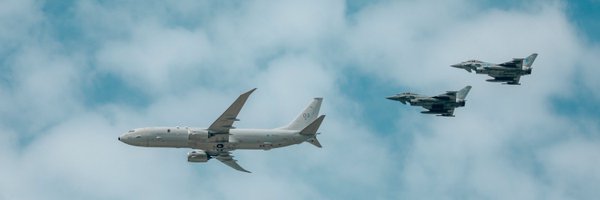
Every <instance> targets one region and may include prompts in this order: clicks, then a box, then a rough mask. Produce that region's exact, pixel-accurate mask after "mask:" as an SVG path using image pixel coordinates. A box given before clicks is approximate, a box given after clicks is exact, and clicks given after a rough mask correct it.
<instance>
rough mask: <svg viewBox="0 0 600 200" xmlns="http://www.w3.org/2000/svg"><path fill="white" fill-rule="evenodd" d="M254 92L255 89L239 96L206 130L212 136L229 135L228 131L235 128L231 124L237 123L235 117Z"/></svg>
mask: <svg viewBox="0 0 600 200" xmlns="http://www.w3.org/2000/svg"><path fill="white" fill-rule="evenodd" d="M254 90H256V88H254V89H252V90H250V91H248V92H246V93H244V94H241V95H240V96H239V97H238V98H237V99H236V100H235V101H234V102H233V104H231V106H229V108H227V110H225V112H223V114H221V116H220V117H219V118H217V120H215V122H213V123H212V124H211V125H210V127H208V130H209V131H211V133H213V134H227V133H229V129H232V128H235V127H233V122H235V121H239V119H237V115H238V113H240V110H241V109H242V107H243V106H244V104H245V103H246V100H247V99H248V97H249V96H250V94H252V92H254Z"/></svg>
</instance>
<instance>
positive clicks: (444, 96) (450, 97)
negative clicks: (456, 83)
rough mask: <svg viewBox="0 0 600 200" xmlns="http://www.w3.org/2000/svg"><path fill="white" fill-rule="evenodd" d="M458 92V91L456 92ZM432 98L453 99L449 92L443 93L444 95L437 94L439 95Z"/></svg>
mask: <svg viewBox="0 0 600 200" xmlns="http://www.w3.org/2000/svg"><path fill="white" fill-rule="evenodd" d="M455 93H456V92H455ZM431 98H434V99H439V100H451V99H452V96H450V95H448V94H442V95H437V96H433V97H431Z"/></svg>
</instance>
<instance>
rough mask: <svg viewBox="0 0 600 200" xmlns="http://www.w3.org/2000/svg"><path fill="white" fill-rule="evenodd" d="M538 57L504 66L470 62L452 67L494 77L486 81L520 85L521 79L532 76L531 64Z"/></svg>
mask: <svg viewBox="0 0 600 200" xmlns="http://www.w3.org/2000/svg"><path fill="white" fill-rule="evenodd" d="M536 57H537V53H534V54H531V55H530V56H528V57H527V58H513V60H512V61H509V62H505V63H502V64H493V63H487V62H481V61H478V60H469V61H465V62H462V63H458V64H455V65H451V66H452V67H456V68H460V69H465V70H467V71H468V72H471V71H472V70H474V71H475V73H477V74H487V75H489V76H491V77H493V79H488V80H486V81H489V82H504V83H506V84H508V85H520V83H519V80H520V79H521V76H523V75H529V74H531V64H533V61H534V60H535V58H536Z"/></svg>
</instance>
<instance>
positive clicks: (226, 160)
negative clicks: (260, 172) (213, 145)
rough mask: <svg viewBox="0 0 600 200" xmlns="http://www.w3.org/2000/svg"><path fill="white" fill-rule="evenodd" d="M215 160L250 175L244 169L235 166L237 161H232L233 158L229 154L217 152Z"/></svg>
mask: <svg viewBox="0 0 600 200" xmlns="http://www.w3.org/2000/svg"><path fill="white" fill-rule="evenodd" d="M215 158H216V159H217V160H219V161H221V162H222V163H224V164H226V165H227V166H229V167H231V168H234V169H236V170H239V171H243V172H246V173H252V172H250V171H248V170H245V169H244V168H242V167H241V166H240V165H238V164H237V162H236V161H237V160H235V159H233V156H232V155H231V153H230V152H228V151H226V152H219V153H218V155H217V156H215Z"/></svg>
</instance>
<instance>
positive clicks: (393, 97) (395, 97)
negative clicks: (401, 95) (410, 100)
mask: <svg viewBox="0 0 600 200" xmlns="http://www.w3.org/2000/svg"><path fill="white" fill-rule="evenodd" d="M386 99H389V100H396V99H398V97H397V96H389V97H386Z"/></svg>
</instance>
